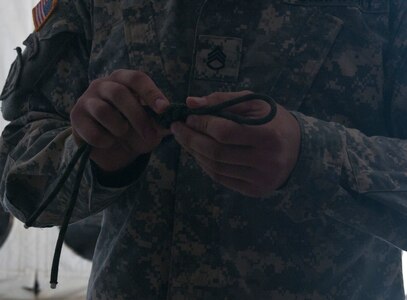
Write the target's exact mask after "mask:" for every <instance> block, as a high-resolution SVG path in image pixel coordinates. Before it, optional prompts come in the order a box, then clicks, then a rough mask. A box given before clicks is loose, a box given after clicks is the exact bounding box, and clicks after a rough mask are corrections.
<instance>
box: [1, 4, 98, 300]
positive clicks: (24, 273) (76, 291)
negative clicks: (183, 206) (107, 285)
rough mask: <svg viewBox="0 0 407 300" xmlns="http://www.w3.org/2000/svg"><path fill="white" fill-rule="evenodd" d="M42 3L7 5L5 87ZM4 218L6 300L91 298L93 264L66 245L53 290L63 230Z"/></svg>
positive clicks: (3, 59)
mask: <svg viewBox="0 0 407 300" xmlns="http://www.w3.org/2000/svg"><path fill="white" fill-rule="evenodd" d="M37 2H38V0H14V1H8V2H7V3H6V2H4V3H3V5H2V8H1V10H0V23H1V24H0V25H1V26H0V86H1V89H2V88H3V85H4V82H5V79H6V77H7V74H8V70H9V67H10V64H11V63H12V61H13V60H14V59H15V56H16V51H15V50H14V49H15V48H16V47H17V46H19V47H22V48H23V45H22V42H23V41H24V40H25V38H26V37H27V36H28V35H29V33H30V32H32V31H33V21H32V17H31V9H32V7H34V6H35V5H36V4H37ZM5 125H6V122H5V121H4V120H2V119H0V130H1V131H2V130H3V128H4V126H5ZM0 216H1V220H0V300H7V299H10V300H11V299H12V300H19V299H53V300H57V299H75V300H76V299H77V300H82V299H85V298H86V288H87V283H88V278H89V274H90V268H91V262H90V260H87V259H85V258H83V256H81V255H78V254H77V253H76V252H74V251H73V250H72V249H71V248H69V247H67V246H66V245H65V246H64V248H63V250H62V256H61V264H60V268H59V270H60V271H59V272H60V273H59V279H58V281H59V284H58V287H57V289H56V290H51V289H50V287H49V276H50V269H51V263H52V257H53V254H54V247H55V243H56V240H57V236H58V232H59V230H58V228H51V229H35V228H30V229H28V230H27V229H24V227H23V225H22V223H21V222H19V221H18V220H16V219H13V220H12V221H10V219H9V218H8V216H7V215H6V214H5V213H4V212H1V211H0ZM10 226H11V227H10ZM7 228H8V229H9V230H8V229H7ZM7 232H9V233H8V234H7ZM4 238H6V239H5V240H4ZM80 250H81V249H79V251H80ZM78 253H79V252H78Z"/></svg>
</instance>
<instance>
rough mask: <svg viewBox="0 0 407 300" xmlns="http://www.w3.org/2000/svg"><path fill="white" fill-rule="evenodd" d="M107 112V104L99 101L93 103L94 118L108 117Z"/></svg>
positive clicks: (108, 110) (108, 109) (108, 108)
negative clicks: (96, 103) (95, 103)
mask: <svg viewBox="0 0 407 300" xmlns="http://www.w3.org/2000/svg"><path fill="white" fill-rule="evenodd" d="M109 112H110V107H109V105H107V104H105V103H102V102H101V103H99V104H98V105H95V106H94V108H93V115H94V116H95V117H96V119H103V118H106V117H108V114H109Z"/></svg>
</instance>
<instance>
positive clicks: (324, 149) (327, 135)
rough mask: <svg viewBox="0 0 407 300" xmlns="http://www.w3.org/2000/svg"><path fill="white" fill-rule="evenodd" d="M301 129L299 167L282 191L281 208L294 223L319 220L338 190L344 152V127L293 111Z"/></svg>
mask: <svg viewBox="0 0 407 300" xmlns="http://www.w3.org/2000/svg"><path fill="white" fill-rule="evenodd" d="M293 115H294V116H295V117H296V119H297V121H298V122H299V124H300V129H301V148H300V154H299V157H298V161H297V164H296V166H295V168H294V170H293V172H292V173H291V176H290V178H289V180H288V181H287V182H286V184H285V185H284V186H283V187H282V188H281V189H279V191H278V192H279V193H281V195H282V201H281V203H280V206H279V207H280V208H281V209H282V210H283V211H284V212H285V213H286V214H287V215H288V216H289V217H290V218H291V219H292V220H293V221H294V222H303V221H306V220H310V219H314V218H317V217H319V216H320V215H321V214H322V212H323V210H324V208H325V205H326V204H327V202H328V201H329V200H330V199H331V198H332V196H333V195H334V194H335V192H336V190H337V189H338V188H339V183H340V177H341V171H342V164H343V159H344V155H345V153H346V151H345V141H344V128H343V127H342V126H340V125H339V124H336V123H329V122H324V121H321V120H318V119H315V118H312V117H307V116H305V115H303V114H301V113H298V112H293Z"/></svg>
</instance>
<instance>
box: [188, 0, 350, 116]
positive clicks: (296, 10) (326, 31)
mask: <svg viewBox="0 0 407 300" xmlns="http://www.w3.org/2000/svg"><path fill="white" fill-rule="evenodd" d="M247 5H248V7H244V8H242V9H240V10H239V11H242V12H244V14H245V16H242V17H241V18H236V16H235V13H231V14H230V16H228V15H222V16H219V14H216V13H215V12H210V11H209V12H208V13H207V15H208V20H204V21H202V23H204V24H216V26H215V25H214V26H212V27H211V26H210V25H209V26H208V27H207V28H205V27H204V26H200V28H203V30H202V31H201V32H202V34H201V35H200V36H198V38H197V40H198V43H197V45H198V47H197V54H196V59H195V61H196V64H195V72H194V74H195V76H194V83H193V88H192V90H193V91H195V92H196V94H208V93H211V92H214V91H215V89H216V90H218V91H230V90H243V89H249V90H252V91H254V92H259V93H266V94H269V95H271V96H273V98H275V100H276V101H277V102H279V103H280V104H284V105H285V107H287V108H289V109H296V108H297V107H298V106H299V105H300V104H301V101H302V99H303V97H304V95H305V94H306V92H307V90H308V89H309V87H310V86H311V85H312V83H313V80H314V78H315V76H316V75H317V74H318V72H319V69H320V67H321V65H322V64H323V62H324V60H325V58H326V56H327V54H328V53H329V51H330V49H331V47H332V45H333V43H334V42H335V40H336V37H337V35H338V33H339V31H340V30H341V27H342V23H343V22H342V21H341V20H340V19H339V18H336V17H334V16H332V15H330V14H325V13H323V12H321V11H320V10H319V9H318V8H304V7H299V6H293V5H286V4H281V3H280V4H272V5H270V4H268V3H266V4H264V3H263V4H262V7H259V8H258V9H257V8H253V7H252V6H253V4H252V3H251V4H250V5H249V4H247ZM249 6H250V7H249ZM224 11H225V10H224ZM235 11H236V10H235ZM232 12H233V11H232ZM216 16H219V20H214V18H216ZM242 20H247V23H246V24H243V25H242V24H241V22H242ZM237 22H240V23H239V24H237ZM225 34H227V35H225ZM202 41H203V42H202ZM221 52H223V54H222V53H221ZM225 56H226V57H227V58H226V59H225ZM213 61H215V63H214V62H213ZM228 63H230V65H229V66H228ZM226 71H227V73H225V72H226ZM232 71H233V72H232ZM222 72H224V73H225V74H226V75H225V76H220V75H221V74H223V73H222Z"/></svg>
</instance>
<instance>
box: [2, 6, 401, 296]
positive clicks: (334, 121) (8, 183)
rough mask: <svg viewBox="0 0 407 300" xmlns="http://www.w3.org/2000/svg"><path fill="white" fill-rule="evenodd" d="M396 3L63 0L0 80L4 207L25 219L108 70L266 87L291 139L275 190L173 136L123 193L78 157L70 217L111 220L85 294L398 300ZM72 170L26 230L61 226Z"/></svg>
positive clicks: (166, 84)
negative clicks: (226, 179) (292, 119)
mask: <svg viewBox="0 0 407 300" xmlns="http://www.w3.org/2000/svg"><path fill="white" fill-rule="evenodd" d="M406 14H407V1H404V0H361V1H359V0H324V1H321V0H253V1H243V0H234V1H232V0H222V1H219V0H200V1H186V0H185V1H184V0H168V1H164V0H137V1H136V0H93V1H92V0H60V1H58V5H57V7H56V9H55V10H54V12H53V13H52V15H51V16H50V18H49V19H48V20H47V21H46V23H45V24H44V25H43V27H42V28H40V29H39V30H38V31H36V32H34V33H33V34H31V35H30V36H29V37H28V39H27V40H26V41H25V45H26V47H25V50H24V52H23V53H20V54H19V55H18V58H17V59H16V61H15V62H14V64H13V66H12V68H11V71H10V75H9V78H8V80H7V83H6V85H5V88H4V90H3V94H2V99H3V102H2V110H3V115H4V117H5V118H6V119H7V120H10V121H11V123H10V124H9V125H8V126H7V127H6V129H5V130H4V132H3V135H2V140H1V156H0V161H1V168H2V182H1V196H2V202H3V205H4V206H5V207H6V208H7V209H8V210H10V211H11V212H12V213H13V214H14V215H15V216H17V217H18V218H19V219H21V220H23V221H25V220H26V219H27V218H28V217H29V216H30V215H31V214H32V212H33V211H34V209H35V208H36V207H37V206H38V205H39V203H40V202H41V200H42V199H43V197H44V195H46V194H47V192H49V190H50V189H51V188H52V187H53V184H54V183H55V180H56V178H57V176H58V175H59V174H60V173H61V172H62V170H63V169H64V167H65V166H66V165H67V163H68V162H69V161H70V159H71V158H72V155H73V153H74V151H75V150H76V148H77V147H76V145H75V143H74V141H73V138H72V135H71V128H70V122H69V112H70V110H71V108H72V107H73V105H74V104H75V101H76V100H77V99H78V97H79V96H80V95H81V94H82V93H83V92H84V91H85V89H86V88H87V87H88V85H89V83H90V82H91V81H92V80H94V79H96V78H100V77H104V76H108V75H109V74H111V73H112V72H113V71H114V70H117V69H134V70H141V71H143V72H146V73H147V74H148V75H149V76H150V77H151V78H153V80H154V81H155V82H156V83H157V85H158V86H159V87H160V88H161V89H162V91H163V92H164V94H165V95H166V96H167V97H168V98H169V99H170V100H171V101H172V102H183V101H184V100H185V98H186V96H187V95H194V96H203V95H207V94H210V93H212V92H215V91H239V90H251V91H254V92H257V93H264V94H268V95H270V96H272V97H273V98H274V99H275V100H276V101H277V102H279V103H280V104H282V105H283V106H285V107H286V108H287V109H289V110H290V111H292V113H293V114H294V115H295V116H296V118H297V119H298V121H299V123H300V126H301V134H302V135H301V152H300V156H299V159H298V162H297V165H296V167H295V169H294V171H293V173H292V174H291V176H290V178H289V180H288V182H287V183H286V184H285V185H284V186H283V187H282V188H281V189H279V190H278V191H276V192H275V193H274V194H273V195H272V196H270V197H267V198H260V199H255V198H250V197H245V196H242V195H240V194H239V193H237V192H233V191H231V190H228V189H227V188H225V187H223V186H221V185H219V184H217V183H216V182H214V181H212V180H211V179H210V178H209V177H208V176H207V175H205V174H204V173H203V172H202V170H201V169H200V167H199V166H198V165H197V163H196V162H195V161H194V159H193V158H192V157H191V156H189V155H188V154H187V153H186V152H185V151H184V150H182V149H180V147H179V146H178V145H177V143H176V142H175V141H174V139H173V138H172V137H167V138H165V139H164V140H163V141H162V143H161V144H160V145H159V146H158V147H157V148H156V149H155V150H154V151H153V152H152V153H151V154H150V156H149V157H147V158H143V159H141V160H140V161H139V162H138V164H137V166H135V167H134V172H132V176H131V177H130V178H127V179H126V180H124V181H123V182H122V184H119V185H116V186H109V185H107V184H102V183H101V181H100V180H99V178H98V177H97V176H96V175H95V172H96V171H95V168H93V167H92V164H91V163H89V164H88V165H87V167H86V170H85V176H84V178H83V181H82V185H81V188H80V195H79V199H78V203H77V205H76V207H75V210H74V218H73V221H75V220H79V219H82V218H85V217H86V216H89V215H91V214H95V213H98V212H100V211H103V215H104V216H103V222H102V230H101V233H100V236H99V241H98V244H97V247H96V250H95V256H94V259H93V262H94V263H93V270H92V274H91V278H90V282H89V292H88V298H89V299H172V300H181V299H194V300H195V299H211V300H218V299H234V300H235V299H236V300H239V299H273V300H275V299H284V300H289V299H313V300H314V299H315V300H317V299H324V300H325V299H364V300H365V299H404V296H403V283H402V275H401V254H400V249H407V140H405V139H407V115H406V114H407V17H406ZM74 177H75V172H74V173H73V174H72V175H71V176H70V178H69V179H68V182H67V184H65V186H64V187H63V189H62V191H61V192H60V194H59V196H58V198H57V200H55V201H54V202H53V203H52V204H51V205H50V207H49V208H48V209H47V210H46V211H45V212H44V213H43V214H42V215H41V216H40V218H39V219H38V221H37V223H36V225H37V226H40V227H45V226H51V225H57V224H60V223H61V220H62V216H63V214H64V212H65V210H66V203H67V201H68V199H69V195H70V193H71V192H72V191H71V187H72V181H73V178H74ZM60 284H63V283H60Z"/></svg>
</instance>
